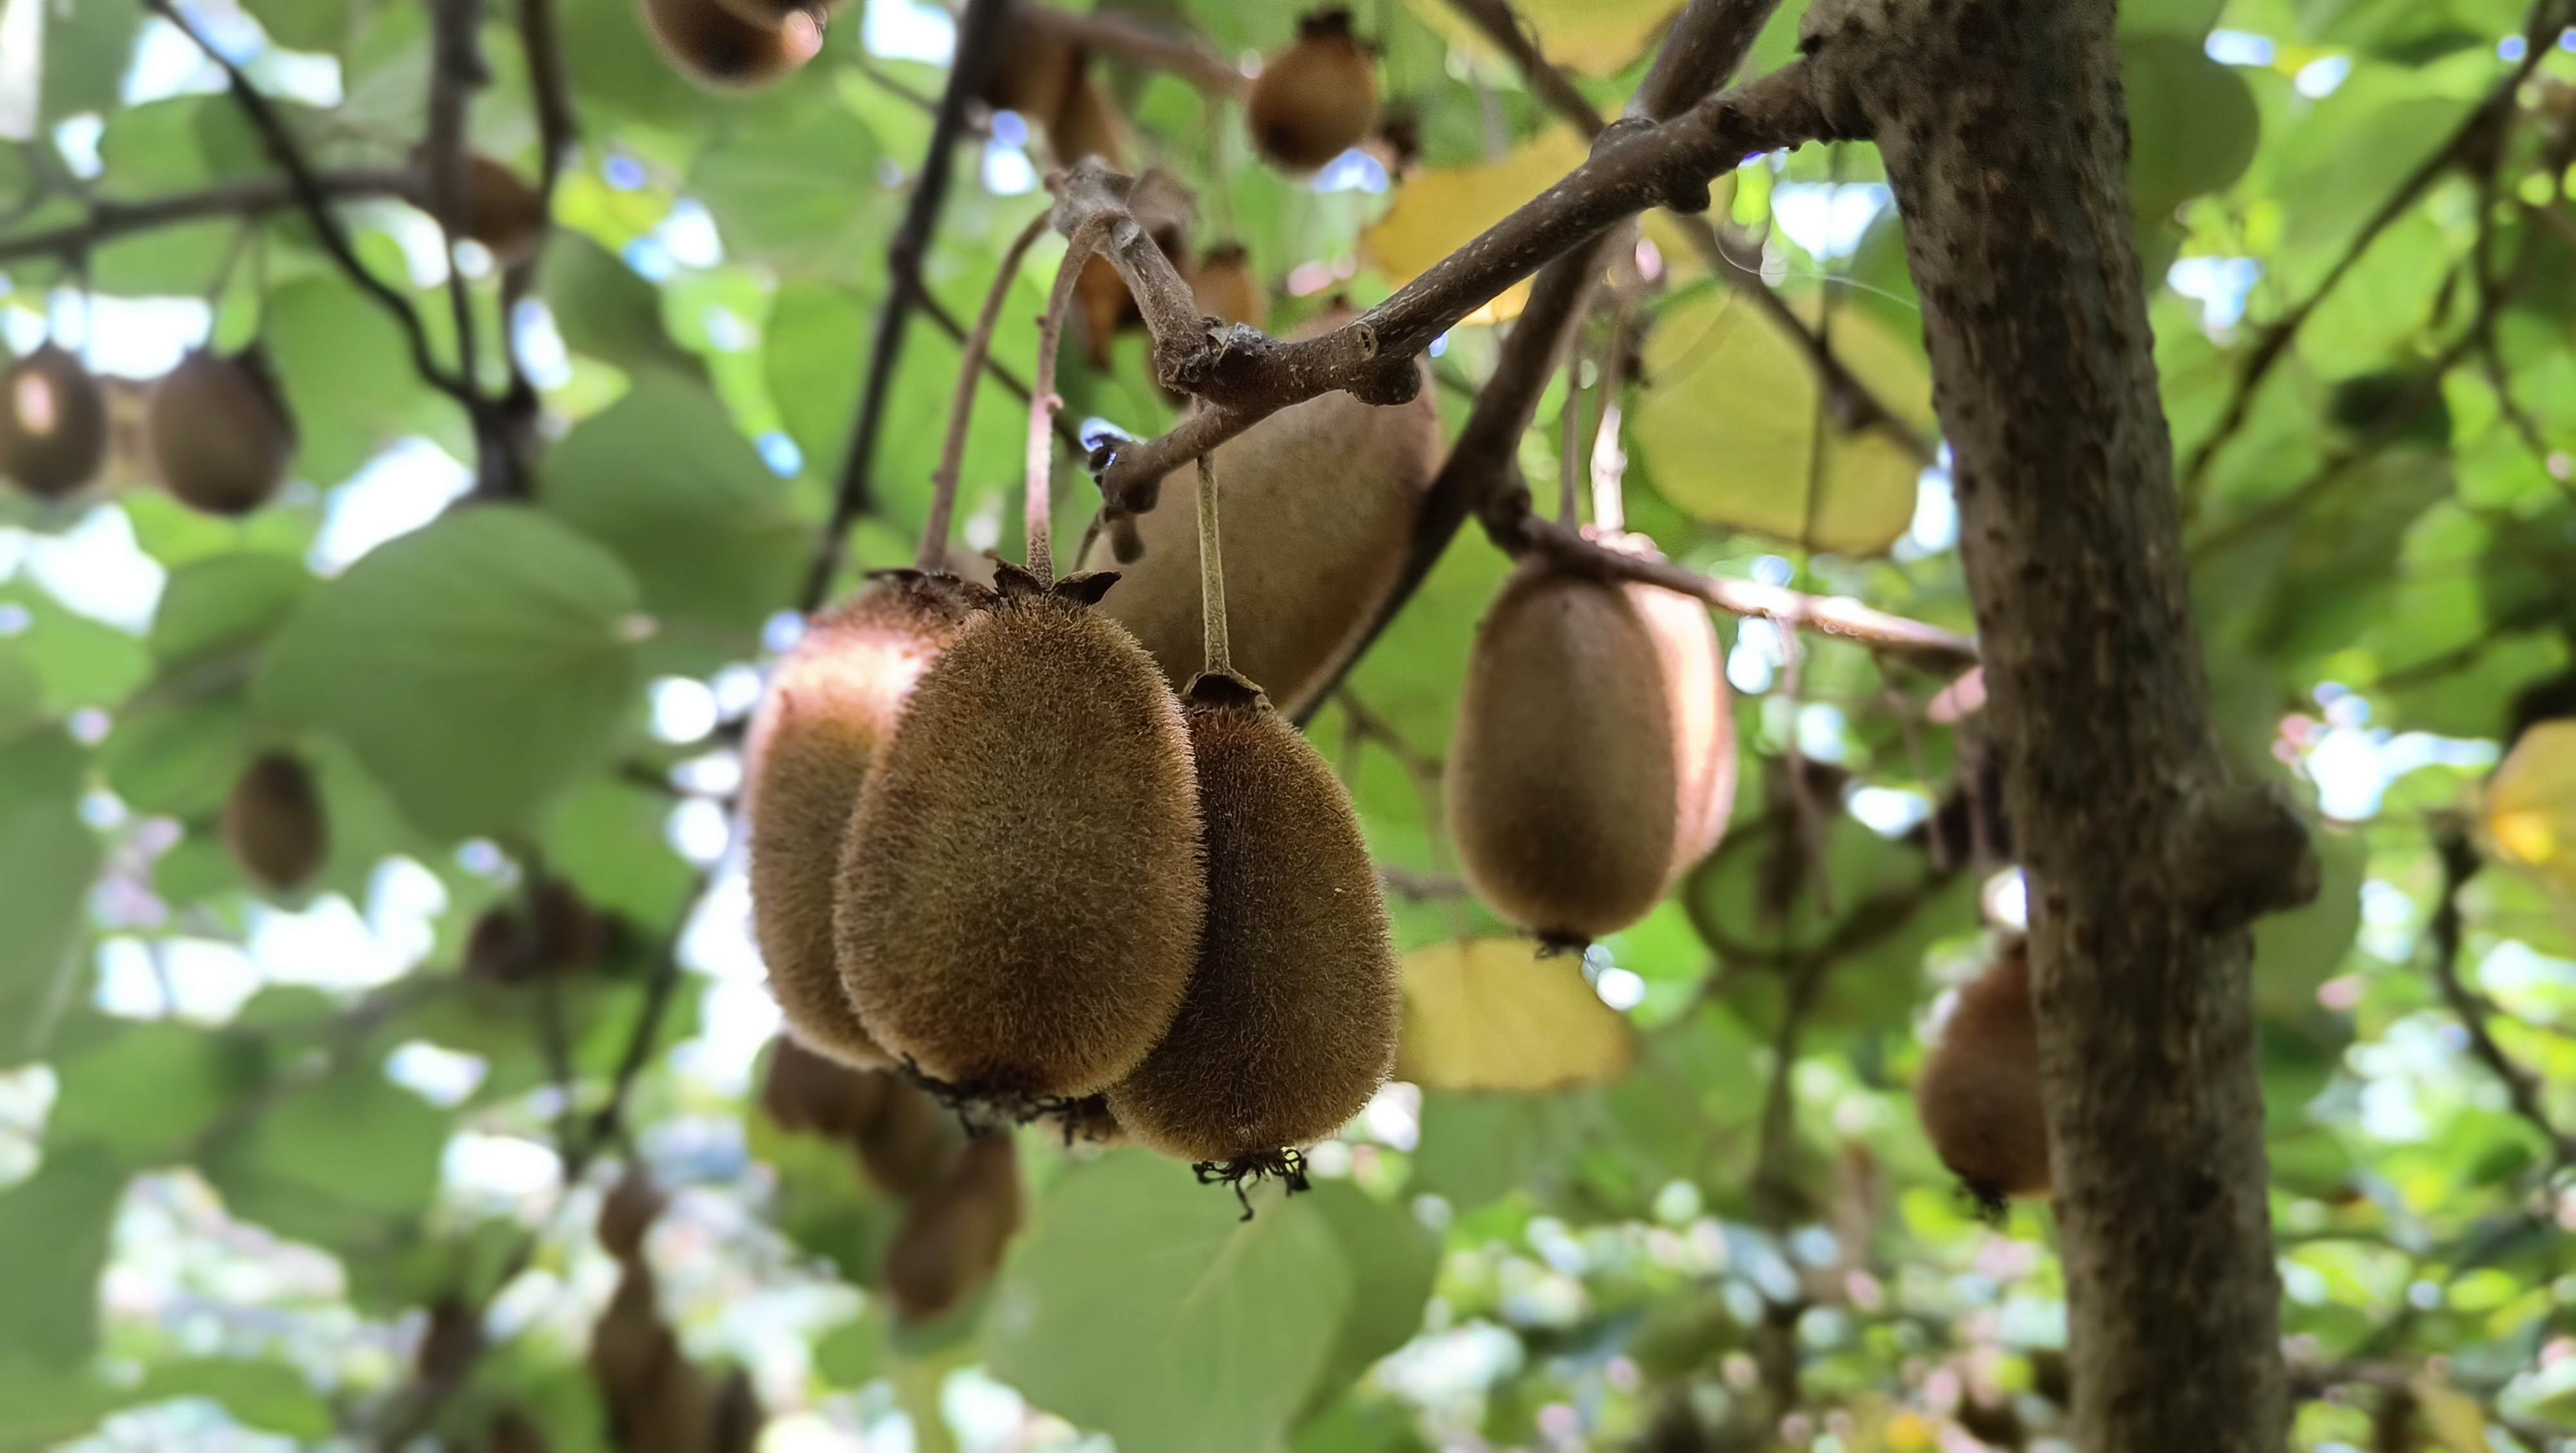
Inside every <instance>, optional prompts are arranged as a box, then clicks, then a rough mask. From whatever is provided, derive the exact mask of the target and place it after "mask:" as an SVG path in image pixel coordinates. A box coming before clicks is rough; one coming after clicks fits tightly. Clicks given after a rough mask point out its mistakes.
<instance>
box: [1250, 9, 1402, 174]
mask: <svg viewBox="0 0 2576 1453" xmlns="http://www.w3.org/2000/svg"><path fill="white" fill-rule="evenodd" d="M1244 123H1245V125H1246V126H1247V128H1248V129H1249V130H1250V131H1251V133H1252V144H1253V146H1254V147H1255V148H1256V149H1257V150H1259V151H1260V153H1261V154H1262V156H1264V157H1266V158H1268V159H1269V161H1270V163H1271V164H1272V165H1274V166H1277V167H1280V168H1282V169H1283V170H1287V171H1296V172H1307V171H1313V170H1314V169H1315V168H1317V167H1319V166H1322V165H1323V164H1324V163H1326V162H1328V161H1331V160H1332V159H1333V158H1334V157H1337V156H1339V155H1341V154H1342V153H1343V152H1344V151H1346V150H1348V149H1349V148H1351V147H1354V146H1357V145H1358V144H1359V143H1360V142H1361V141H1362V140H1364V139H1366V137H1367V136H1368V134H1369V128H1370V127H1371V126H1373V125H1375V124H1376V123H1377V66H1376V63H1375V62H1374V61H1372V60H1371V59H1370V57H1369V53H1368V49H1367V47H1365V46H1363V45H1361V44H1360V42H1359V38H1358V37H1357V36H1355V35H1353V34H1351V12H1350V11H1348V10H1345V9H1339V8H1335V9H1331V10H1319V11H1316V12H1315V13H1314V14H1312V15H1309V16H1307V17H1306V18H1305V19H1304V20H1302V21H1300V22H1299V23H1298V27H1297V39H1296V41H1295V43H1294V44H1292V45H1290V46H1289V47H1288V48H1287V49H1286V50H1283V51H1281V52H1280V53H1279V54H1277V55H1275V56H1272V57H1271V58H1270V59H1269V60H1267V61H1265V62H1263V63H1262V66H1261V74H1260V76H1259V77H1257V78H1256V79H1255V80H1254V81H1253V83H1252V94H1251V95H1250V96H1249V97H1247V98H1246V99H1245V101H1244Z"/></svg>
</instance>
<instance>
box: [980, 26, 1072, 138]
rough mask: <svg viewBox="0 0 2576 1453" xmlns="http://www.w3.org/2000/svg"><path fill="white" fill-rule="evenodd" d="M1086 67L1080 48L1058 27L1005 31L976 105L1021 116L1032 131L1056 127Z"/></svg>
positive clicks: (1004, 29) (1020, 27)
mask: <svg viewBox="0 0 2576 1453" xmlns="http://www.w3.org/2000/svg"><path fill="white" fill-rule="evenodd" d="M1082 66H1083V53H1082V48H1081V47H1080V46H1077V45H1075V44H1074V43H1073V42H1072V41H1071V40H1070V39H1068V38H1067V37H1066V36H1065V35H1064V34H1063V33H1062V32H1061V31H1058V30H1056V29H1055V28H1054V27H1052V26H1045V25H1006V26H1003V27H1002V44H1001V48H1000V50H999V51H998V52H997V53H996V54H995V55H994V57H993V69H992V73H991V74H989V75H987V76H986V77H985V78H984V88H983V90H982V92H981V93H979V96H978V99H980V100H981V101H983V103H984V104H985V105H987V106H990V107H992V108H993V109H995V110H997V111H1016V112H1018V113H1019V114H1020V118H1021V119H1022V120H1024V121H1026V122H1028V124H1029V125H1030V126H1032V127H1039V126H1052V125H1053V124H1054V122H1055V118H1056V116H1057V114H1058V113H1059V112H1061V111H1062V110H1063V109H1064V99H1065V96H1066V94H1067V93H1069V92H1070V91H1071V90H1072V89H1073V84H1074V80H1075V78H1076V77H1078V76H1080V75H1081V74H1082Z"/></svg>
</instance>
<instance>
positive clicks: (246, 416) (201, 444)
mask: <svg viewBox="0 0 2576 1453" xmlns="http://www.w3.org/2000/svg"><path fill="white" fill-rule="evenodd" d="M149 420H150V436H151V440H152V457H153V460H154V461H155V462H156V463H157V464H158V465H159V466H160V470H161V481H162V483H163V484H165V485H167V486H169V489H170V493H172V494H174V495H177V496H178V497H179V498H180V499H181V500H183V501H185V502H186V503H187V504H189V505H190V506H192V507H194V508H196V509H199V510H202V511H204V512H205V513H207V514H210V515H246V514H249V513H250V512H251V511H253V510H255V509H258V508H259V507H260V506H261V505H264V504H266V503H268V500H269V497H270V496H271V495H274V494H276V493H277V487H278V486H279V485H280V484H283V483H285V481H286V473H287V470H288V468H289V467H290V466H292V465H293V463H294V462H295V421H294V419H293V417H292V416H290V415H289V414H288V413H287V411H286V396H285V394H284V393H283V392H282V391H281V390H280V389H279V387H278V384H277V376H276V375H275V374H274V373H273V372H271V371H270V369H269V366H268V361H267V358H266V356H265V355H264V354H262V353H261V352H260V351H259V350H258V349H257V348H247V349H244V350H242V351H241V352H239V353H236V354H232V355H230V356H229V357H228V356H226V355H224V354H220V353H217V352H215V351H213V350H212V349H206V348H199V349H193V350H191V351H190V352H189V354H188V356H187V357H185V358H182V359H180V360H179V366H178V367H176V368H174V369H172V370H170V372H169V373H168V374H166V375H164V376H163V378H162V379H161V381H160V382H159V383H158V384H156V385H154V386H153V389H152V406H151V413H150V415H149Z"/></svg>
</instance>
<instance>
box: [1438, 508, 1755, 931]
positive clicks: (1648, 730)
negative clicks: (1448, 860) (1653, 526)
mask: <svg viewBox="0 0 2576 1453" xmlns="http://www.w3.org/2000/svg"><path fill="white" fill-rule="evenodd" d="M1610 543H1612V544H1614V545H1616V546H1619V547H1622V548H1642V547H1641V546H1640V545H1639V544H1638V542H1637V541H1635V540H1634V539H1633V538H1631V539H1627V540H1619V541H1612V542H1610ZM1445 795H1446V797H1447V799H1448V812H1449V831H1450V836H1451V838H1452V839H1453V840H1454V841H1455V843H1456V845H1457V850H1458V862H1459V866H1460V868H1461V870H1462V871H1463V872H1464V874H1465V876H1466V879H1467V883H1468V885H1469V886H1470V887H1472V888H1473V889H1474V890H1475V891H1476V895H1477V896H1478V897H1479V898H1481V899H1483V900H1484V901H1485V903H1486V904H1487V905H1488V906H1490V907H1491V908H1493V910H1494V911H1495V912H1497V913H1499V914H1501V915H1502V916H1503V917H1504V918H1506V919H1508V920H1510V921H1511V922H1513V923H1515V924H1518V925H1519V926H1521V927H1522V928H1525V929H1528V930H1531V931H1532V932H1534V933H1536V934H1538V935H1539V936H1540V937H1541V938H1542V939H1545V940H1547V941H1549V942H1551V943H1559V944H1568V945H1572V944H1581V943H1585V942H1588V941H1590V940H1592V939H1595V938H1598V937H1601V936H1602V935H1604V934H1609V933H1615V932H1617V931H1618V930H1620V929H1622V928H1625V927H1627V926H1628V925H1629V924H1632V923H1634V922H1636V921H1637V920H1638V919H1640V918H1643V917H1644V916H1645V915H1646V913H1647V911H1648V910H1649V909H1651V908H1653V907H1654V906H1655V902H1656V900H1657V899H1659V898H1661V897H1662V896H1663V894H1664V890H1665V889H1666V888H1667V887H1669V886H1670V885H1671V883H1672V881H1673V879H1674V878H1676V877H1678V876H1679V875H1680V874H1681V872H1682V871H1683V870H1685V869H1687V868H1688V867H1689V866H1690V865H1691V864H1693V863H1695V862H1697V861H1698V860H1699V859H1700V858H1701V857H1703V856H1705V855H1706V854H1707V852H1708V850H1709V849H1710V848H1711V847H1713V846H1715V844H1716V841H1717V838H1718V836H1719V835H1720V834H1721V833H1723V832H1724V831H1725V827H1726V821H1727V817H1728V815H1729V814H1730V812H1731V811H1732V809H1733V805H1734V801H1735V722H1734V714H1733V710H1732V708H1731V706H1730V704H1729V701H1728V695H1727V690H1726V676H1725V672H1724V669H1723V662H1722V659H1721V657H1720V656H1719V654H1718V649H1717V634H1716V631H1715V629H1714V628H1713V627H1711V626H1710V624H1709V621H1708V615H1707V611H1706V609H1705V608H1704V607H1702V606H1701V605H1700V604H1699V603H1698V602H1696V601H1694V600H1692V599H1690V598H1689V597H1687V596H1683V595H1679V594H1676V593H1675V592H1671V591H1666V590H1662V589H1659V588H1657V587H1654V586H1648V585H1641V584H1637V583H1633V582H1628V583H1622V582H1618V581H1613V580H1607V579H1603V578H1601V577H1598V576H1594V575H1589V574H1583V573H1578V572H1575V571H1573V570H1569V569H1565V568H1562V567H1559V566H1557V565H1554V564H1552V563H1550V562H1548V561H1545V560H1541V559H1537V558H1532V559H1530V560H1527V561H1525V562H1523V563H1522V565H1521V566H1520V567H1519V568H1518V569H1516V570H1515V571H1513V573H1512V574H1511V576H1510V577H1509V578H1508V579H1506V580H1505V581H1504V583H1503V588H1502V590H1501V592H1500V593H1499V594H1497V595H1496V597H1495V599H1494V604H1493V606H1492V608H1491V609H1489V610H1488V611H1487V612H1486V615H1485V619H1484V620H1483V622H1482V623H1481V624H1479V625H1478V627H1477V630H1476V643H1475V647H1474V649H1473V651H1472V653H1471V654H1470V656H1469V658H1468V665H1467V681H1466V686H1465V688H1464V691H1463V693H1462V695H1461V697H1460V700H1459V704H1458V722H1457V729H1456V735H1455V737H1454V738H1453V740H1452V741H1451V744H1450V751H1449V761H1448V768H1447V787H1446V793H1445Z"/></svg>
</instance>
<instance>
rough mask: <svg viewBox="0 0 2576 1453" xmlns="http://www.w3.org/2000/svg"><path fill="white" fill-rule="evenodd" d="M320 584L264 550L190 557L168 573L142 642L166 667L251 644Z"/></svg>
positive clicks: (281, 621) (301, 569)
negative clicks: (185, 562)
mask: <svg viewBox="0 0 2576 1453" xmlns="http://www.w3.org/2000/svg"><path fill="white" fill-rule="evenodd" d="M319 583H320V582H318V581H316V580H315V579H314V578H313V572H311V571H309V570H307V569H305V568H304V567H303V566H302V565H301V564H299V563H298V562H296V561H295V560H293V559H290V558H288V557H286V556H283V555H276V554H271V553H268V552H266V551H255V550H244V551H236V552H234V553H231V554H226V555H210V556H207V557H205V558H203V559H199V560H191V561H189V562H188V563H187V564H185V565H182V566H179V567H178V568H177V569H175V570H172V571H171V572H170V583H169V584H168V585H167V586H166V587H164V588H163V590H162V592H161V604H160V606H159V608H158V609H156V610H155V611H154V612H153V616H152V630H151V632H150V634H148V635H147V636H145V638H144V640H145V642H146V643H147V644H149V645H150V646H151V647H152V654H153V655H154V656H155V657H157V658H159V660H160V662H161V664H162V665H163V666H164V667H165V668H166V667H172V666H182V665H187V664H189V663H191V662H195V661H198V660H200V659H202V658H204V657H207V656H213V655H216V654H219V653H222V652H225V651H229V650H238V649H241V648H243V647H245V646H249V645H254V644H256V643H257V642H259V641H260V640H262V639H263V638H265V637H266V636H267V635H268V634H269V633H270V632H271V631H274V630H276V629H277V628H278V627H279V626H280V625H283V624H284V623H285V621H286V619H287V617H289V616H291V615H293V614H294V613H295V608H296V607H297V606H298V605H300V604H302V603H303V601H304V597H305V596H307V595H309V594H311V593H312V591H313V588H314V586H316V585H317V584H319Z"/></svg>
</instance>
